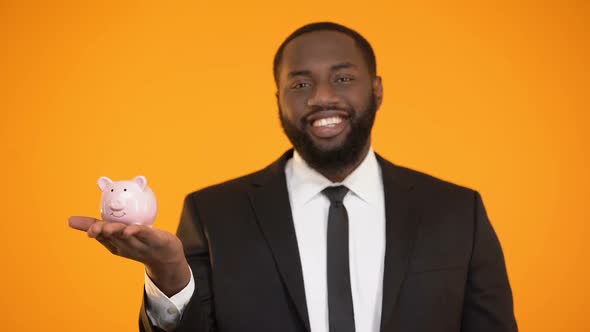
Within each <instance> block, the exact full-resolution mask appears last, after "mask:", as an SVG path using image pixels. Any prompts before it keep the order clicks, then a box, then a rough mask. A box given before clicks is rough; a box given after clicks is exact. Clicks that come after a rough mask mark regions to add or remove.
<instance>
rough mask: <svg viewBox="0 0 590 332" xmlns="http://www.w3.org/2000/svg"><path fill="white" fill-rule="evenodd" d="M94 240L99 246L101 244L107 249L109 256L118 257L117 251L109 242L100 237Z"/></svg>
mask: <svg viewBox="0 0 590 332" xmlns="http://www.w3.org/2000/svg"><path fill="white" fill-rule="evenodd" d="M96 240H97V241H98V242H100V244H102V245H103V246H104V247H105V248H107V249H108V250H109V251H110V252H111V254H113V255H119V249H118V248H117V247H116V246H115V245H114V244H113V243H112V242H111V241H110V240H107V239H105V238H103V237H102V236H100V235H99V236H98V237H97V238H96Z"/></svg>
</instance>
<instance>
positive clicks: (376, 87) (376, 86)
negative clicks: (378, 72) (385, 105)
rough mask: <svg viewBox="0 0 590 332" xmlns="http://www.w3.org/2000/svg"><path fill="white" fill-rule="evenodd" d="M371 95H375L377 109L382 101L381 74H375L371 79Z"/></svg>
mask: <svg viewBox="0 0 590 332" xmlns="http://www.w3.org/2000/svg"><path fill="white" fill-rule="evenodd" d="M373 95H374V96H375V103H376V106H377V109H379V107H381V103H382V102H383V81H382V80H381V76H375V79H373Z"/></svg>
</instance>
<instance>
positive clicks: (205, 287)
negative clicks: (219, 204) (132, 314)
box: [139, 194, 216, 332]
mask: <svg viewBox="0 0 590 332" xmlns="http://www.w3.org/2000/svg"><path fill="white" fill-rule="evenodd" d="M193 195H194V194H192V195H188V196H187V197H186V198H185V200H184V206H183V209H182V214H181V218H180V224H179V226H178V230H177V236H178V237H179V238H180V240H181V241H182V244H183V247H184V254H185V256H186V258H187V261H188V263H189V265H190V268H191V270H192V272H193V277H194V279H195V291H194V292H193V296H192V297H191V299H190V301H189V303H188V304H187V306H186V308H185V309H184V312H183V314H182V318H181V320H180V323H179V324H178V326H177V328H176V329H175V330H174V332H189V331H190V332H214V331H216V328H215V319H214V312H213V296H212V290H211V262H210V258H209V243H208V239H207V230H206V229H205V227H204V226H203V224H202V223H201V221H200V218H199V213H198V209H197V205H196V204H195V201H194V196H193ZM139 330H140V331H141V332H163V330H162V329H160V328H158V327H156V326H154V325H152V324H151V321H150V319H149V318H148V315H147V311H146V294H145V291H144V296H143V303H142V305H141V311H140V317H139Z"/></svg>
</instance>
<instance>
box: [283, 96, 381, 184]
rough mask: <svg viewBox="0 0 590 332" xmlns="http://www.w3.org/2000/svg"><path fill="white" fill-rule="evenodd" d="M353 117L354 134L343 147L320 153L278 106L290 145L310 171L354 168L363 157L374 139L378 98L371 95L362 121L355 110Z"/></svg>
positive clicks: (347, 138)
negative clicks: (372, 136)
mask: <svg viewBox="0 0 590 332" xmlns="http://www.w3.org/2000/svg"><path fill="white" fill-rule="evenodd" d="M351 113H352V114H351V117H350V119H349V121H350V126H351V130H350V132H349V133H348V135H347V136H346V138H345V140H344V143H343V144H342V145H341V146H340V147H338V148H336V149H333V150H328V151H325V150H321V149H319V148H318V147H317V146H316V145H315V144H314V143H313V140H312V139H311V137H310V136H309V134H308V133H307V132H305V131H302V130H299V129H298V128H297V126H295V125H294V124H293V123H291V122H289V120H288V119H287V118H285V116H284V115H283V112H282V110H281V107H280V105H279V118H280V120H281V125H282V127H283V131H284V132H285V134H286V135H287V137H288V138H289V140H290V141H291V144H293V147H295V150H297V152H298V153H299V154H300V155H301V157H302V158H303V160H305V161H306V162H307V164H308V165H309V166H310V167H312V168H314V169H316V170H322V171H325V172H330V173H333V172H338V171H341V170H343V169H345V168H346V167H351V166H354V165H355V164H357V163H358V162H359V161H360V159H361V158H363V157H364V156H363V155H362V153H363V152H364V149H365V147H366V146H367V143H368V140H369V138H370V136H371V129H372V128H373V123H374V122H375V115H376V113H377V103H376V101H375V96H374V95H371V97H370V104H369V105H368V106H367V109H366V110H365V112H362V113H360V114H361V115H360V116H359V117H357V112H355V111H354V110H352V112H351ZM305 125H308V124H304V126H305Z"/></svg>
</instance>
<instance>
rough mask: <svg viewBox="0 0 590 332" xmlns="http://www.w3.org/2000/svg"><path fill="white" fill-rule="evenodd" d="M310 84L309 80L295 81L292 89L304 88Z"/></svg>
mask: <svg viewBox="0 0 590 332" xmlns="http://www.w3.org/2000/svg"><path fill="white" fill-rule="evenodd" d="M310 85H311V84H309V83H308V82H300V83H295V84H293V85H292V86H291V89H303V88H307V87H309V86H310Z"/></svg>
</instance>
